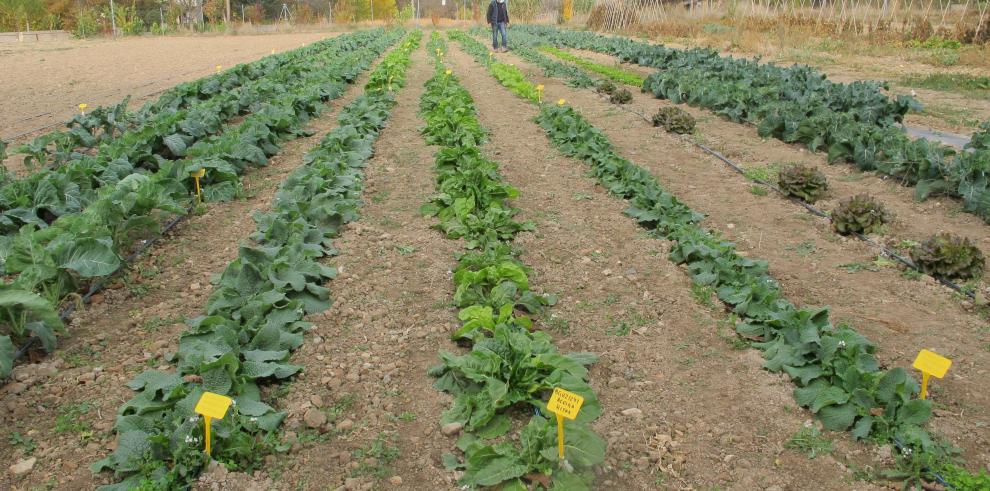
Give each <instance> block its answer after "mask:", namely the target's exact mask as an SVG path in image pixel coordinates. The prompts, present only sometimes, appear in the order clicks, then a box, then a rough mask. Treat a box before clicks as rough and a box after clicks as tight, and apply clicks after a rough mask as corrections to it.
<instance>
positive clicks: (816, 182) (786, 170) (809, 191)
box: [777, 164, 828, 203]
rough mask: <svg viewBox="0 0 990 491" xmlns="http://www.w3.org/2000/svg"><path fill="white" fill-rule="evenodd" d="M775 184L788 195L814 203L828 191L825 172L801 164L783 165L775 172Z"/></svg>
mask: <svg viewBox="0 0 990 491" xmlns="http://www.w3.org/2000/svg"><path fill="white" fill-rule="evenodd" d="M777 186H779V187H780V190H781V191H783V192H784V193H785V194H787V195H788V196H793V197H795V198H798V199H801V200H803V201H807V202H808V203H814V202H815V201H818V200H820V199H822V197H824V196H825V193H826V192H827V191H828V182H826V180H825V174H822V172H821V171H820V170H818V169H816V168H815V167H812V166H810V165H803V164H791V165H787V166H784V167H783V168H781V169H780V172H779V173H778V174H777Z"/></svg>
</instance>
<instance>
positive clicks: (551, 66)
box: [514, 33, 983, 299]
mask: <svg viewBox="0 0 990 491" xmlns="http://www.w3.org/2000/svg"><path fill="white" fill-rule="evenodd" d="M514 38H515V39H516V43H517V46H518V45H520V44H521V45H523V46H524V47H523V48H521V49H517V51H518V52H519V54H520V55H521V56H522V57H523V58H524V59H525V60H526V61H528V62H531V63H534V64H536V65H537V66H539V67H540V68H542V69H543V72H544V74H545V75H546V76H550V77H564V78H566V79H567V80H568V84H569V85H571V86H574V87H590V86H594V85H596V84H597V87H598V88H597V90H598V91H599V92H600V93H601V92H603V90H602V89H603V87H606V86H610V85H611V82H608V81H598V82H595V81H593V80H590V79H589V77H588V76H587V74H585V73H583V71H581V70H578V71H577V72H575V71H567V70H558V69H557V66H559V65H560V63H559V62H555V61H553V60H552V59H550V58H548V57H546V56H543V55H542V54H541V53H538V52H535V51H534V50H533V49H532V47H533V46H539V45H540V40H539V38H536V37H534V36H532V35H529V34H525V33H522V34H519V35H517V36H515V37H514ZM548 49H549V50H551V51H547V50H548ZM541 50H543V51H546V52H557V51H558V50H553V49H552V48H546V49H544V48H541ZM562 53H563V54H565V55H566V56H565V57H564V58H562V59H568V60H571V61H573V60H578V61H580V62H581V63H578V64H579V66H581V67H582V68H584V69H586V70H588V71H593V72H595V73H601V74H612V76H610V77H609V78H610V79H612V80H622V76H626V77H631V78H633V79H637V78H636V77H635V75H634V74H631V73H629V72H626V71H624V70H621V69H618V68H614V67H608V66H605V65H600V64H597V63H593V62H590V61H586V60H583V59H581V58H579V57H576V56H573V55H570V54H568V53H566V52H562ZM575 63H577V61H575ZM620 75H621V76H620ZM585 80H589V82H588V83H587V84H586V83H584V81H585ZM637 80H640V82H641V79H637ZM627 83H628V84H632V82H631V81H630V82H627ZM614 90H615V89H614V87H613V88H612V89H611V91H614ZM614 99H615V97H614V96H613V97H612V100H611V102H613V103H615V100H614ZM666 110H669V111H667V112H665V111H666ZM628 111H629V112H630V113H632V114H635V115H637V116H638V117H640V118H643V119H648V118H647V116H646V114H645V113H640V112H638V111H636V110H628ZM671 115H673V116H671ZM685 118H686V119H685ZM652 123H653V125H654V126H657V125H659V124H662V125H664V126H666V128H667V129H668V131H671V130H674V131H676V132H678V133H683V132H690V131H691V130H692V129H693V125H694V121H693V119H692V118H691V116H690V115H688V114H686V113H684V112H683V111H680V110H679V109H677V108H674V107H672V106H666V107H663V108H661V111H660V112H659V113H657V114H656V115H654V116H653V120H652ZM677 128H681V129H677ZM687 141H690V143H691V144H693V145H695V146H697V147H698V148H700V149H702V150H703V151H704V152H706V153H707V154H709V155H712V156H715V157H716V158H718V159H719V160H721V161H723V162H725V163H727V164H728V165H729V166H730V167H731V168H732V169H733V170H736V171H738V172H739V173H740V174H745V171H744V169H742V168H740V167H739V166H737V165H736V164H735V163H733V162H731V161H729V160H728V159H727V158H726V157H724V156H723V155H721V154H720V153H718V152H715V151H714V150H712V149H710V148H708V147H706V146H704V145H702V144H700V143H698V142H697V141H695V140H694V139H691V140H687ZM733 144H736V145H738V142H733ZM974 145H979V140H978V139H977V140H976V143H974ZM789 168H790V169H795V168H794V167H792V166H791V167H788V166H785V167H784V168H783V169H781V172H780V186H781V187H782V188H784V189H781V188H778V187H777V185H776V184H774V183H772V182H769V181H766V180H765V179H756V178H753V177H750V176H749V175H748V174H747V177H749V178H750V179H752V180H754V181H755V182H757V183H760V184H762V185H766V186H769V187H770V188H772V189H773V190H776V191H778V192H780V193H781V194H782V195H784V196H788V197H790V199H795V200H798V199H799V200H800V201H799V203H800V204H801V205H802V206H803V207H804V208H806V209H808V211H809V212H811V213H813V214H814V215H816V216H818V217H825V218H826V219H828V220H829V221H833V222H835V227H836V230H844V227H843V226H842V220H840V219H839V218H841V217H842V216H843V215H842V213H841V209H842V206H841V205H842V203H841V202H840V204H839V206H838V207H836V208H835V211H834V212H833V213H836V214H837V215H835V218H836V219H835V220H833V217H831V216H830V215H828V214H827V213H826V212H823V211H821V210H820V209H817V208H815V207H813V206H812V205H811V204H810V203H809V202H808V201H811V202H814V201H816V200H818V199H821V197H822V196H823V194H824V191H825V187H824V186H826V184H825V181H824V179H825V177H824V175H822V174H821V173H820V172H819V171H815V174H814V175H815V176H816V178H817V179H819V181H820V182H818V183H817V186H818V190H817V191H815V199H809V198H810V195H807V194H804V192H803V191H798V193H797V194H795V193H793V192H790V193H789V192H788V191H786V189H793V187H788V186H787V185H786V183H785V178H786V175H787V172H786V170H787V169H789ZM801 168H802V169H804V167H801ZM809 169H810V168H807V169H806V171H807V170H809ZM841 185H842V184H841V183H840V186H841ZM911 211H912V213H916V212H915V211H914V210H911ZM885 216H886V215H885ZM888 218H889V216H888ZM888 221H889V219H887V220H883V222H888ZM909 221H910V222H911V223H905V222H904V221H902V223H904V224H905V225H907V226H908V227H910V228H915V227H918V226H919V225H923V223H918V222H919V220H909ZM881 225H883V227H884V228H883V229H881V228H880V226H881ZM940 226H945V224H944V223H941V224H940ZM881 230H883V231H884V232H885V231H886V230H887V224H886V223H880V222H878V223H877V224H876V226H875V227H872V231H873V232H876V233H881ZM853 232H854V233H855V236H856V237H858V238H860V239H861V240H863V241H864V242H866V243H868V244H870V246H871V247H873V248H875V249H879V250H880V251H881V254H882V255H883V256H885V257H890V258H891V259H893V260H895V261H897V262H899V263H901V264H902V265H903V266H905V267H907V268H909V269H910V270H913V271H914V272H915V274H929V275H931V276H932V277H934V278H935V279H936V280H937V281H939V282H941V283H943V284H945V285H946V286H948V287H950V288H951V289H953V290H954V291H956V292H957V293H960V294H962V295H966V296H967V297H969V298H971V299H973V298H975V297H976V293H975V291H976V290H978V287H973V286H972V283H970V284H969V285H966V286H960V285H959V284H957V283H956V281H959V280H963V281H965V280H975V279H978V278H981V277H982V276H983V271H982V268H973V269H972V270H971V272H970V273H966V274H962V275H960V274H956V273H951V271H958V270H959V269H961V268H949V269H943V270H941V271H943V272H941V273H940V272H939V271H937V270H935V269H932V268H926V267H925V265H919V264H916V262H915V261H913V260H911V259H909V258H908V255H909V254H911V255H914V254H915V253H916V251H914V249H911V248H910V247H905V246H902V247H901V249H905V248H907V249H909V250H908V251H897V250H894V249H892V248H891V247H889V246H887V245H884V244H881V243H878V242H876V241H874V240H873V239H871V238H869V237H867V236H864V235H863V234H862V232H865V230H857V231H853ZM915 232H916V234H909V235H914V237H913V238H917V239H919V240H920V239H921V238H922V237H925V236H926V235H925V234H923V233H917V231H915ZM846 233H850V231H846ZM940 233H941V232H940ZM883 235H888V236H889V235H890V234H887V233H884V234H883ZM967 235H968V233H967ZM901 238H902V239H904V237H903V236H902V237H901ZM890 239H891V240H892V238H890ZM911 242H912V241H911V240H907V239H905V240H902V241H901V244H909V243H911ZM973 247H975V246H970V249H972V250H973V251H974V252H975V253H976V254H977V257H982V256H980V253H979V251H978V250H977V249H974V248H973ZM979 262H980V260H978V261H977V263H979ZM977 263H974V264H977ZM962 269H964V268H962ZM946 272H950V273H948V274H947V273H946Z"/></svg>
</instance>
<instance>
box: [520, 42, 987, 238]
mask: <svg viewBox="0 0 990 491" xmlns="http://www.w3.org/2000/svg"><path fill="white" fill-rule="evenodd" d="M523 30H524V31H527V32H530V33H533V34H536V35H538V36H539V37H540V38H542V39H543V40H545V41H546V42H549V43H551V44H556V45H564V46H571V47H578V48H587V49H593V50H596V51H601V52H605V53H608V54H612V55H616V56H618V57H620V58H621V59H623V60H625V61H631V62H634V63H638V64H641V65H646V66H652V67H655V68H659V69H660V70H659V71H658V72H656V73H654V74H652V75H650V76H649V77H648V78H647V79H646V81H645V82H644V83H643V84H642V89H643V91H644V92H650V93H652V94H653V95H655V96H656V97H659V98H664V99H669V100H671V101H673V102H676V103H686V104H690V105H693V106H698V107H704V108H707V109H711V110H713V111H714V112H716V113H717V114H719V115H721V116H723V117H725V118H727V119H729V120H731V121H735V122H748V123H752V124H755V125H756V126H757V130H758V131H759V133H760V135H761V136H764V137H767V136H773V137H775V138H778V139H780V140H782V141H784V142H788V143H801V144H804V145H805V146H807V147H808V148H809V149H810V150H812V151H826V152H827V154H828V160H829V162H836V161H846V162H850V163H853V164H855V165H856V166H857V167H858V168H859V169H861V170H864V171H877V172H880V173H882V174H886V175H889V176H893V177H896V178H897V179H899V180H901V181H902V182H903V183H904V184H906V185H909V186H916V188H915V197H916V198H917V199H919V200H921V199H925V198H927V197H929V196H933V195H949V196H953V197H956V198H959V199H961V200H962V202H963V207H964V209H965V210H966V211H968V212H970V213H973V214H976V215H978V216H979V217H981V218H983V220H984V221H987V222H990V170H988V169H990V150H988V149H985V148H980V147H978V146H974V147H972V148H973V151H969V152H961V153H960V152H956V151H955V149H953V148H952V147H949V146H946V145H942V144H940V143H938V142H933V141H930V140H926V139H912V138H911V137H909V136H907V134H905V133H904V131H902V130H901V129H900V128H898V127H896V126H894V125H893V123H895V122H899V121H901V119H902V118H903V115H904V114H905V112H906V111H907V110H908V109H911V108H917V107H918V106H917V105H916V103H915V102H914V101H913V100H909V99H908V98H904V97H903V96H899V97H898V98H897V99H896V100H895V101H891V100H889V99H888V98H887V97H886V96H884V95H883V94H882V93H881V92H880V91H879V89H880V88H881V86H880V85H877V84H875V83H871V82H855V83H853V84H849V85H844V84H837V83H833V82H829V81H828V80H826V79H825V77H824V75H821V74H818V73H817V72H814V71H813V70H812V69H810V68H808V67H804V66H793V67H788V68H784V67H778V66H775V65H771V64H760V63H759V60H741V59H737V58H729V57H720V56H718V55H717V53H715V52H713V51H710V50H700V49H695V50H688V51H680V50H673V49H669V48H666V47H663V46H657V45H651V44H648V43H642V42H638V41H633V40H630V39H626V38H621V37H606V36H602V35H599V34H594V33H588V32H575V31H566V30H558V29H555V28H552V27H546V26H542V27H536V26H528V27H524V28H523ZM884 88H885V87H884ZM980 135H981V133H980V132H977V133H976V134H974V136H973V137H974V140H975V139H978V138H979V136H980Z"/></svg>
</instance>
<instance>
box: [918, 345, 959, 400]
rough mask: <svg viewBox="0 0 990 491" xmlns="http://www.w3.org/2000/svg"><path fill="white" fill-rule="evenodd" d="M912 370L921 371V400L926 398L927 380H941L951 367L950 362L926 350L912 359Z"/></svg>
mask: <svg viewBox="0 0 990 491" xmlns="http://www.w3.org/2000/svg"><path fill="white" fill-rule="evenodd" d="M912 366H913V367H914V368H916V369H918V370H920V371H921V398H922V399H925V398H927V397H928V379H929V377H932V376H934V377H935V378H942V377H944V376H945V373H946V372H948V371H949V367H951V366H952V360H950V359H948V358H946V357H944V356H942V355H940V354H938V353H935V352H934V351H928V350H926V349H923V350H921V351H920V352H918V357H917V358H915V359H914V364H913V365H912Z"/></svg>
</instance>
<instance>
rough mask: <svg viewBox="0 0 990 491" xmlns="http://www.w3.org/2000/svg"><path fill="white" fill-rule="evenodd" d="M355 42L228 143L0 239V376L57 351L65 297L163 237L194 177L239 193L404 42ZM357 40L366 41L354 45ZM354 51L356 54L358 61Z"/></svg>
mask: <svg viewBox="0 0 990 491" xmlns="http://www.w3.org/2000/svg"><path fill="white" fill-rule="evenodd" d="M373 34H374V36H370V37H369V35H368V34H367V33H358V34H349V35H344V36H341V37H338V38H335V40H336V39H340V42H341V43H342V44H341V46H342V47H343V48H342V49H341V50H335V51H336V52H337V53H338V54H339V55H340V57H339V58H338V59H337V60H336V61H334V62H330V63H325V64H324V63H320V64H313V65H311V67H310V68H309V69H308V72H310V74H308V75H307V76H305V77H303V78H304V79H305V80H306V83H304V84H302V85H298V86H292V87H291V89H292V90H291V91H290V92H285V93H280V94H278V95H275V96H273V97H272V98H271V99H269V100H268V101H265V102H263V103H262V104H260V105H259V106H258V108H257V110H256V111H255V112H253V113H252V114H251V115H249V116H247V117H246V118H244V119H243V120H242V121H241V122H240V123H239V124H237V125H234V126H230V127H228V128H227V129H226V131H224V132H223V133H222V134H221V135H218V136H214V137H209V138H206V139H204V140H202V141H200V142H199V143H197V144H196V145H194V146H193V147H191V148H190V149H189V151H188V153H187V155H186V156H185V157H184V158H182V159H180V160H174V161H162V162H161V166H160V167H159V168H158V169H157V171H156V172H154V173H153V174H149V173H133V174H130V175H128V176H126V177H124V178H122V179H121V180H119V181H117V182H116V183H115V184H114V185H112V186H107V187H105V188H103V189H101V190H100V192H99V197H98V198H97V199H95V200H94V201H93V202H92V203H90V205H89V206H88V207H86V209H85V210H83V211H82V212H80V213H74V214H68V215H64V216H62V217H60V218H58V219H57V220H55V221H53V222H52V223H51V225H49V226H47V227H44V228H38V227H37V226H35V225H33V224H29V225H25V226H24V227H22V228H21V229H20V230H19V231H18V232H17V233H16V234H15V235H13V236H11V237H7V238H5V239H3V240H0V274H3V275H4V276H5V278H4V280H3V282H2V283H0V312H2V314H3V315H2V316H0V327H2V328H3V331H2V334H0V375H3V376H5V375H6V374H7V373H9V371H10V369H11V365H12V363H13V361H14V356H15V355H16V350H15V348H14V345H15V344H17V343H20V342H23V341H24V340H25V339H26V338H27V337H28V336H32V335H33V336H36V337H37V338H38V339H39V340H40V341H41V345H42V347H43V348H44V349H45V350H46V351H51V350H53V349H54V348H55V344H56V337H57V333H58V332H60V331H62V330H63V329H64V327H63V325H62V322H61V321H60V319H59V315H58V313H57V312H56V309H57V308H58V306H59V304H60V303H61V301H62V300H63V298H66V297H69V296H73V295H75V294H76V292H78V291H80V290H81V289H82V288H84V287H86V286H87V285H89V284H91V283H93V282H95V281H98V280H101V279H104V278H108V277H110V276H111V275H113V274H115V272H116V271H117V270H118V269H120V268H121V267H122V266H123V265H124V260H123V257H124V256H126V255H127V253H128V252H129V251H131V250H132V249H133V248H135V247H139V246H140V245H141V244H142V243H143V241H146V240H149V239H150V238H152V237H156V236H157V235H158V234H159V233H160V227H161V224H162V223H163V222H164V221H165V220H166V219H168V217H171V216H175V215H181V214H184V213H186V212H187V211H188V209H189V207H190V205H191V203H193V202H194V201H195V195H194V188H193V183H192V182H191V181H192V179H191V178H190V177H189V176H190V174H191V173H192V172H195V171H200V170H202V171H204V172H205V175H204V177H203V178H202V183H203V184H204V185H205V191H204V193H205V194H207V195H208V196H212V197H214V198H216V199H219V198H224V199H230V198H233V197H234V196H236V195H238V194H240V186H241V185H240V176H241V175H242V174H243V173H244V172H245V171H246V170H247V169H248V168H249V167H252V166H263V165H265V164H267V162H268V157H269V156H271V155H274V154H275V153H277V152H278V150H279V142H280V141H283V140H286V139H291V138H295V137H297V136H299V135H303V134H305V130H304V129H303V125H304V123H305V122H306V121H307V120H308V119H309V118H310V117H311V116H313V115H315V114H317V113H319V112H320V111H321V110H322V108H323V107H324V105H325V104H326V103H327V102H328V101H329V100H331V99H333V98H336V97H338V96H340V95H341V94H343V92H344V89H345V87H346V85H347V84H348V83H349V82H351V81H353V80H354V79H355V77H356V76H357V74H358V73H360V71H361V70H364V69H367V67H368V66H369V65H370V64H371V63H372V62H373V61H374V60H375V59H376V58H378V57H379V56H380V54H381V52H382V51H384V50H385V49H386V48H387V47H388V46H389V45H391V44H394V42H395V41H396V40H397V39H398V38H399V36H401V33H400V32H399V31H396V30H392V31H387V32H385V31H376V32H373ZM355 38H357V39H364V40H366V41H367V42H366V43H363V42H362V43H355V42H354V41H355ZM347 47H352V48H353V49H354V51H353V55H354V56H350V54H351V51H350V50H349V49H347Z"/></svg>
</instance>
